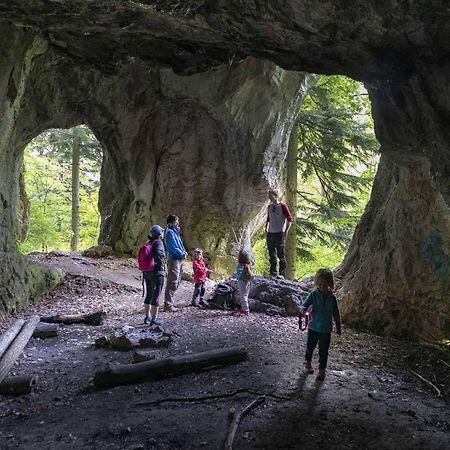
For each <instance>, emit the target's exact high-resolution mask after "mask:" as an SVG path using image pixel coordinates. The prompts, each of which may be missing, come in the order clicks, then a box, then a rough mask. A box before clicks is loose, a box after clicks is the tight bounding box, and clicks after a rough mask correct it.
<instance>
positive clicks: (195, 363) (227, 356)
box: [94, 347, 248, 388]
mask: <svg viewBox="0 0 450 450" xmlns="http://www.w3.org/2000/svg"><path fill="white" fill-rule="evenodd" d="M247 358H248V355H247V352H246V351H245V349H243V348H240V347H231V348H224V349H217V350H210V351H207V352H202V353H195V354H193V355H183V356H173V357H170V358H163V359H158V360H156V361H146V362H141V363H136V364H126V365H123V366H117V367H109V366H108V367H107V368H106V369H103V370H99V371H97V372H96V373H95V376H94V386H95V387H97V388H109V387H114V386H118V385H120V384H132V383H140V382H142V381H148V380H158V379H162V378H169V377H172V376H177V375H182V374H185V373H189V372H195V371H198V370H201V369H206V368H212V367H220V366H225V365H228V364H234V363H238V362H242V361H245V360H246V359H247Z"/></svg>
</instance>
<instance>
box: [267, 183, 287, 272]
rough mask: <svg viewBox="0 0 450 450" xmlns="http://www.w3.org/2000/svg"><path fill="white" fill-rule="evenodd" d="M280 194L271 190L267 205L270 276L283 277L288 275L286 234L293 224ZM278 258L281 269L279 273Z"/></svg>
mask: <svg viewBox="0 0 450 450" xmlns="http://www.w3.org/2000/svg"><path fill="white" fill-rule="evenodd" d="M279 197H280V194H279V192H278V191H277V190H275V189H271V190H270V191H269V200H270V204H269V206H268V207H267V223H266V233H267V250H268V251H269V260H270V276H271V277H272V278H281V279H283V278H284V277H285V275H286V258H285V256H284V245H285V242H286V236H287V233H288V231H289V228H291V225H292V214H291V212H290V211H289V208H288V206H287V205H286V203H283V202H281V201H280V200H279ZM277 258H278V260H279V265H280V270H279V275H278V273H277Z"/></svg>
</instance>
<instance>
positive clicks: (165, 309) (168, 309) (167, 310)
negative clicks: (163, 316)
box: [164, 305, 178, 312]
mask: <svg viewBox="0 0 450 450" xmlns="http://www.w3.org/2000/svg"><path fill="white" fill-rule="evenodd" d="M177 311H178V308H175V306H172V305H169V306H164V312H177Z"/></svg>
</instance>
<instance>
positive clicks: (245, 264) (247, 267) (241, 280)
mask: <svg viewBox="0 0 450 450" xmlns="http://www.w3.org/2000/svg"><path fill="white" fill-rule="evenodd" d="M234 277H236V278H237V286H238V292H239V299H240V303H241V310H240V312H239V315H240V316H248V315H249V314H250V308H249V306H248V294H249V292H250V286H251V281H252V280H253V278H254V277H255V276H254V275H253V272H252V260H251V257H250V253H249V252H248V251H246V250H241V251H240V252H239V256H238V265H237V268H236V273H235V274H234Z"/></svg>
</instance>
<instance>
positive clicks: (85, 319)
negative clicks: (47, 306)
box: [41, 311, 105, 325]
mask: <svg viewBox="0 0 450 450" xmlns="http://www.w3.org/2000/svg"><path fill="white" fill-rule="evenodd" d="M104 317H105V313H104V312H103V311H96V312H94V313H90V314H57V315H55V316H48V317H41V322H46V323H62V324H64V325H73V324H75V323H84V324H86V325H101V324H102V323H103V318H104Z"/></svg>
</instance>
